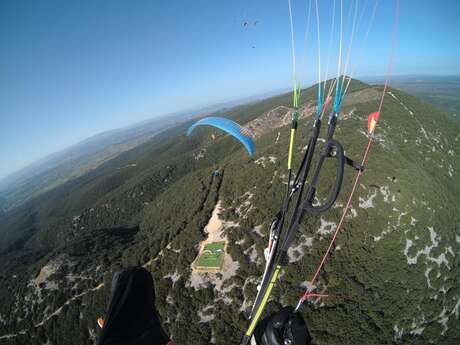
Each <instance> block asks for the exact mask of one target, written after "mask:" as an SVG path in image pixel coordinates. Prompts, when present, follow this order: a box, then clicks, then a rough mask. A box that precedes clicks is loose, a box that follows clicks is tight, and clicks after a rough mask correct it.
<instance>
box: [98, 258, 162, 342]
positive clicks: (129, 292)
mask: <svg viewBox="0 0 460 345" xmlns="http://www.w3.org/2000/svg"><path fill="white" fill-rule="evenodd" d="M110 295H111V296H110V304H109V308H108V311H107V315H106V317H105V322H104V327H103V329H102V332H101V336H100V337H99V340H98V343H97V344H98V345H134V344H138V345H164V344H166V343H168V341H169V338H168V336H167V335H166V333H165V332H164V331H163V328H162V327H161V323H160V320H159V318H158V314H157V312H156V309H155V304H154V301H155V291H154V288H153V279H152V276H151V274H150V273H149V272H148V271H147V270H146V269H144V268H142V267H131V268H127V269H125V270H123V271H121V272H119V273H116V274H115V275H114V277H113V279H112V288H111V294H110Z"/></svg>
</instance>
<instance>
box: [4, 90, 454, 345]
mask: <svg viewBox="0 0 460 345" xmlns="http://www.w3.org/2000/svg"><path fill="white" fill-rule="evenodd" d="M381 92H382V87H381V86H372V87H370V86H368V85H366V84H363V83H361V82H358V81H355V82H354V83H353V84H352V88H351V91H350V96H349V97H348V100H347V101H346V102H345V104H344V107H343V110H342V113H341V117H340V121H339V124H338V127H337V131H336V139H337V140H339V141H340V142H341V143H342V145H343V146H344V148H345V150H346V153H347V155H348V156H349V157H351V158H354V159H357V160H359V159H360V158H361V156H362V154H363V150H364V148H365V145H366V143H367V136H366V128H367V115H368V114H369V113H370V112H372V111H375V110H376V107H377V105H378V95H379V93H381ZM314 93H315V89H314V88H310V89H307V90H304V91H303V93H302V102H301V104H302V107H305V108H306V109H309V108H312V107H314V106H315V103H314ZM376 95H377V97H376ZM291 97H292V95H291V94H284V95H280V96H277V97H272V98H269V99H266V100H264V101H261V102H257V103H252V104H247V105H243V106H238V107H236V108H233V109H229V110H226V111H225V112H224V113H222V114H221V115H225V116H227V117H230V118H232V119H234V120H236V121H238V122H239V123H241V124H247V123H250V122H251V121H253V120H255V119H258V118H261V117H262V116H264V115H266V114H267V113H269V112H270V111H271V110H273V109H275V108H276V107H278V106H284V107H289V105H290V102H291ZM287 115H288V116H289V113H288V114H287ZM288 123H289V121H288V122H286V125H284V126H281V127H278V128H270V130H268V131H266V132H264V134H263V135H261V136H260V137H258V138H257V140H256V145H257V151H256V155H255V156H254V157H252V158H251V157H249V156H248V155H247V154H246V152H245V151H244V149H243V148H242V147H241V146H240V145H239V143H238V142H236V141H235V140H234V139H232V138H231V137H229V136H225V135H223V134H222V133H221V132H219V131H216V130H214V129H210V128H198V129H197V130H196V132H195V133H194V134H193V135H192V136H190V137H187V136H186V134H185V132H186V129H187V128H188V126H189V125H190V123H184V124H182V125H179V126H176V127H174V128H170V129H168V130H166V131H165V132H162V133H160V134H158V135H157V136H155V137H154V138H152V139H151V140H149V141H148V142H146V143H144V144H142V145H139V146H137V147H135V148H134V149H131V150H129V151H126V152H124V153H122V154H120V155H119V156H117V157H116V158H113V159H111V160H109V161H107V162H105V163H104V164H102V165H101V166H99V167H98V168H97V169H94V170H92V171H90V172H88V173H86V174H84V175H83V176H80V177H78V178H75V179H73V180H70V181H68V182H66V183H65V184H63V185H62V186H59V187H57V188H55V189H52V190H50V191H48V192H46V193H44V194H43V195H40V196H39V197H37V198H34V199H31V200H29V201H28V202H26V203H24V204H23V205H21V206H19V207H17V208H15V209H12V210H10V211H8V212H7V213H5V214H3V215H0V234H1V235H2V236H1V239H0V250H1V255H0V263H1V267H2V270H1V272H0V341H5V342H6V343H8V344H45V343H47V344H59V345H61V344H93V343H94V341H95V339H96V338H97V334H98V332H99V330H98V329H97V325H96V319H97V318H98V317H100V316H103V315H104V312H105V310H106V307H107V302H108V296H109V291H110V282H111V278H112V275H113V273H114V272H116V271H117V270H119V269H121V268H123V267H126V266H130V265H143V266H144V267H146V268H147V269H148V270H149V271H150V272H151V273H152V275H153V277H154V281H155V289H156V291H155V292H156V299H157V300H156V306H157V309H158V311H159V313H160V315H161V318H162V320H163V322H164V326H165V329H166V330H167V331H168V332H169V333H170V334H171V336H172V338H173V340H174V342H175V343H176V344H178V345H181V344H197V345H199V344H209V343H215V344H237V343H238V342H239V340H240V337H241V335H242V334H243V332H244V331H245V328H246V327H247V325H248V320H247V316H248V315H247V314H248V312H249V311H250V308H251V303H252V301H253V300H254V298H255V295H256V291H257V290H256V286H257V284H258V283H259V280H260V277H261V274H262V272H263V268H264V263H265V262H264V259H263V250H264V248H265V247H266V245H267V234H268V227H269V225H270V222H271V220H272V219H273V217H274V215H275V214H276V212H277V211H278V208H279V207H280V203H281V200H282V196H283V195H284V192H285V188H286V183H287V176H286V161H287V147H288V140H289V129H290V128H289V125H288ZM311 125H312V119H311V117H304V118H302V119H301V122H300V126H299V131H298V132H299V135H298V138H297V141H296V146H295V160H294V167H297V166H298V165H299V164H300V159H301V158H302V153H303V152H304V151H303V150H304V149H305V145H306V140H307V137H308V134H309V132H310V128H311ZM459 129H460V127H459V125H458V124H457V123H456V122H455V121H454V120H452V119H451V118H449V116H448V115H447V114H445V113H444V112H442V111H440V110H438V109H436V108H434V107H433V106H431V105H429V104H427V103H424V102H422V101H420V100H418V99H417V98H415V97H413V96H410V95H408V94H406V93H403V92H401V91H397V90H393V89H391V90H390V91H389V92H388V93H387V95H386V100H385V104H384V107H383V111H382V117H381V122H380V124H379V128H378V130H377V136H376V140H375V144H374V147H373V149H372V153H371V155H370V159H369V162H368V166H367V168H366V170H365V173H364V176H363V178H362V180H361V183H360V185H359V187H358V191H357V193H356V197H355V200H354V201H353V205H352V209H351V210H350V213H349V215H348V217H347V222H346V224H345V226H344V229H343V232H342V233H341V235H340V237H339V239H338V243H337V247H336V248H335V251H334V253H333V256H332V258H331V259H330V260H329V262H328V265H327V266H326V268H325V271H324V272H323V274H322V276H321V280H320V282H319V285H318V289H319V290H320V291H325V292H327V293H330V294H332V295H334V296H335V297H334V298H330V299H327V300H321V301H312V302H311V303H308V304H306V305H305V307H304V308H303V310H302V313H303V316H304V317H305V319H306V320H307V323H308V325H309V328H310V331H311V334H312V337H313V341H314V344H357V343H365V344H394V343H402V344H427V343H435V344H455V343H456V341H458V339H459V337H460V322H459V312H460V311H459V308H460V287H459V284H458V282H459V279H460V276H459V275H460V269H459V268H460V262H459V256H458V253H459V252H460V237H459V235H458V233H459V231H458V230H459V224H460V221H459V220H460V216H459V215H458V212H456V207H457V205H458V201H459V197H460V186H459V184H458V180H459V171H460V162H459V159H458V154H457V150H458V147H459V143H458V142H459V140H460V136H459V134H458V133H459V132H460V131H459ZM324 132H325V131H323V134H322V137H324V135H325V134H324ZM320 144H321V142H320ZM216 170H219V171H220V174H218V175H217V174H214V172H215V171H216ZM334 171H335V166H334V163H332V162H328V163H327V165H326V168H325V169H324V173H323V174H322V175H321V177H320V181H319V184H318V185H319V186H321V187H322V189H320V190H319V191H318V198H319V199H320V200H321V199H324V198H325V197H326V196H327V192H328V188H329V187H330V184H331V181H332V180H333V178H334V176H333V175H334ZM355 173H356V172H355V171H354V170H352V169H348V168H347V170H346V173H345V177H344V183H343V188H342V191H341V194H340V196H339V199H338V201H337V204H336V205H335V207H334V208H333V209H332V210H330V211H329V212H327V213H325V214H319V215H308V216H306V217H305V219H304V221H303V222H302V224H301V228H300V230H299V233H298V234H297V237H296V241H295V243H294V244H293V247H292V250H291V251H290V253H289V254H290V255H289V257H290V261H291V263H290V264H289V265H288V266H287V267H286V269H285V270H284V272H283V273H282V277H281V281H280V284H279V285H278V286H277V288H276V289H274V292H273V297H272V298H271V300H270V303H269V305H268V312H270V311H274V310H277V309H279V308H281V307H282V306H284V305H288V304H295V303H296V302H297V300H298V298H299V296H300V294H301V293H302V291H303V287H304V286H305V283H306V281H307V280H308V279H309V278H311V276H312V273H313V271H314V269H315V267H316V265H317V263H318V262H319V260H320V258H321V255H322V253H323V251H324V250H325V247H326V246H327V244H328V239H329V236H330V234H331V232H332V231H333V230H334V229H335V226H336V223H337V221H338V219H339V217H340V215H341V212H342V208H343V206H344V203H345V198H346V196H347V195H348V193H349V192H350V189H351V182H352V179H353V177H354V174H355ZM219 201H221V203H222V207H223V209H222V211H221V213H220V218H221V219H222V220H223V221H224V224H225V229H224V232H225V235H226V236H227V239H228V241H229V245H228V253H229V255H230V257H231V259H232V265H233V266H232V267H233V268H234V271H231V272H222V273H221V274H216V275H214V276H212V279H210V278H209V277H208V278H207V277H203V279H202V280H201V281H199V282H196V281H195V280H194V279H195V278H194V277H193V274H192V270H191V264H192V262H193V260H195V258H196V255H197V253H198V250H199V248H198V244H199V242H200V241H201V240H203V238H204V237H205V233H204V228H205V226H206V224H207V223H208V220H209V218H210V217H211V214H212V212H213V210H214V208H215V207H216V204H217V203H218V202H219Z"/></svg>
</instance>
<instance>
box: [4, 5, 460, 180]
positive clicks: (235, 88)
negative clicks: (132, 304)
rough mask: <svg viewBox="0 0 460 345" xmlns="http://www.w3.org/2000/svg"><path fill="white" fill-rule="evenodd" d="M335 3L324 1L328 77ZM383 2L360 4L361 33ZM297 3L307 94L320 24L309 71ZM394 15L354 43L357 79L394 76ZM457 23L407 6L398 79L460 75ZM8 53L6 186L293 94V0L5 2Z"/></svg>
mask: <svg viewBox="0 0 460 345" xmlns="http://www.w3.org/2000/svg"><path fill="white" fill-rule="evenodd" d="M333 1H334V0H319V3H320V21H321V34H322V36H321V39H322V42H323V44H322V56H323V59H322V68H323V71H324V69H325V65H326V62H327V55H328V54H327V52H328V49H327V48H328V37H329V28H330V21H331V9H332V3H333ZM354 1H355V0H354ZM374 1H375V0H358V5H359V6H358V9H359V10H361V9H366V10H365V11H366V12H365V14H366V15H365V16H363V22H362V27H363V28H364V27H366V25H367V24H366V21H367V20H368V18H369V17H370V13H371V12H372V6H373V4H374ZM292 3H293V10H294V29H295V32H296V40H297V43H298V53H297V54H298V61H299V60H300V61H306V63H305V66H306V68H305V70H304V72H305V73H304V76H303V77H302V79H303V83H304V84H305V85H307V84H311V83H312V82H313V81H314V80H315V79H316V74H315V73H316V72H315V70H316V66H317V65H316V60H317V59H316V51H315V44H316V38H315V37H314V35H316V31H315V25H316V23H315V20H314V18H312V22H311V30H312V31H311V33H312V35H311V36H310V37H309V42H310V44H309V45H308V50H307V51H308V52H309V54H307V55H306V58H305V59H304V60H301V59H300V51H302V49H303V47H302V46H301V44H300V43H302V42H303V35H304V31H305V23H306V17H307V16H306V12H307V4H308V0H302V1H300V0H299V1H298V0H292ZM313 3H314V1H313ZM337 3H338V0H337ZM349 3H350V0H344V4H345V10H344V17H345V24H346V25H345V26H346V27H347V28H350V27H351V25H350V22H349V19H348V18H349V17H348V12H349ZM365 5H366V6H365ZM312 10H313V11H314V8H313V9H312ZM393 11H394V2H393V1H391V0H380V4H379V7H378V11H377V17H376V20H375V22H374V25H373V29H372V31H371V34H370V36H369V39H368V41H367V42H366V44H365V45H362V44H360V42H361V43H362V38H363V37H364V33H363V32H364V31H365V30H361V31H358V33H357V35H356V37H357V38H356V40H355V43H354V50H353V52H354V54H355V55H356V56H354V55H352V59H351V64H350V69H349V72H350V71H352V70H353V71H354V72H355V75H356V76H358V77H359V76H360V75H361V76H363V75H365V76H377V75H383V74H384V73H385V66H386V63H387V60H388V50H389V42H390V31H391V21H392V19H393V18H392V16H393ZM313 13H314V12H313ZM352 13H353V12H352ZM458 13H460V4H459V2H458V1H453V0H452V1H447V0H444V1H436V2H435V1H432V0H426V1H424V0H401V18H400V30H399V35H398V48H397V52H396V54H395V67H394V74H420V73H423V74H460V64H459V63H458V59H459V56H460V48H459V44H458V42H459V40H458V37H459V35H460V29H459V25H457V22H456V21H457V17H458ZM255 21H258V23H257V24H256V25H254V22H255ZM244 22H247V23H248V25H247V27H246V28H245V27H244V25H243V24H244ZM348 32H349V30H348V31H347V30H345V36H347V33H348ZM336 36H337V35H335V36H334V37H335V38H336ZM335 38H334V40H333V42H332V47H334V49H335V47H336V43H337V42H336V39H335ZM0 44H1V54H0V76H1V83H0V120H1V126H0V159H1V164H0V178H1V177H4V176H5V175H7V174H9V173H11V172H13V171H15V170H17V169H19V168H21V167H23V166H25V165H26V164H29V163H31V162H33V161H35V160H37V159H38V158H41V157H43V156H45V155H47V154H49V153H51V152H55V151H58V150H61V149H63V148H65V147H67V146H69V145H71V144H74V143H77V142H78V141H80V140H82V139H85V138H87V137H89V136H91V135H94V134H96V133H98V132H101V131H105V130H109V129H113V128H118V127H122V126H125V125H129V124H132V123H135V122H138V121H141V120H144V119H148V118H152V117H155V116H158V115H163V114H167V113H171V112H174V111H177V110H183V109H190V108H196V107H199V106H206V105H209V104H213V103H219V102H222V101H229V100H233V99H238V98H242V97H246V96H250V95H255V94H260V93H264V92H268V91H272V90H277V89H282V88H283V89H284V88H287V87H289V86H290V85H291V66H292V65H291V55H290V33H289V15H288V6H287V0H286V1H282V0H281V1H280V0H278V1H275V0H264V1H262V0H260V1H259V0H241V1H236V0H226V1H220V0H209V1H200V0H193V1H174V0H170V1H139V0H133V1H114V0H111V1H58V0H56V1H32V0H30V1H22V0H15V1H7V0H4V1H1V2H0ZM361 45H362V46H363V48H361ZM335 52H336V49H335V50H334V53H331V59H330V61H331V62H330V65H331V67H330V70H331V72H333V70H334V68H335V67H334V66H335V64H336V62H335ZM333 61H334V62H333ZM298 65H299V66H300V65H301V63H300V62H299V64H298ZM353 66H357V68H356V69H355V67H353ZM298 70H300V67H298Z"/></svg>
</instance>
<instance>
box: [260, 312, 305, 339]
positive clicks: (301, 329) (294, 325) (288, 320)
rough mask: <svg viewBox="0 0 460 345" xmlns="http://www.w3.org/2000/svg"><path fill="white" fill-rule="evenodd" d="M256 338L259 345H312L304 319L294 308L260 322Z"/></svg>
mask: <svg viewBox="0 0 460 345" xmlns="http://www.w3.org/2000/svg"><path fill="white" fill-rule="evenodd" d="M254 337H255V339H256V343H257V345H285V344H286V343H288V344H290V345H310V344H311V337H310V333H309V332H308V328H307V325H306V324H305V321H304V319H303V318H302V316H301V315H300V314H299V313H294V308H292V307H286V308H283V309H281V310H280V311H279V312H277V313H276V314H273V315H270V316H268V317H266V318H265V319H263V320H262V321H261V322H259V324H258V325H257V327H256V329H255V331H254ZM286 341H287V342H286Z"/></svg>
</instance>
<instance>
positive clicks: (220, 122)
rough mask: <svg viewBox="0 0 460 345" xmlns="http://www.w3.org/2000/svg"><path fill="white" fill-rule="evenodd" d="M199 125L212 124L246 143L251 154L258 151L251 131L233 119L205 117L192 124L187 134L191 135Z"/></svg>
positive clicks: (245, 145)
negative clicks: (250, 133)
mask: <svg viewBox="0 0 460 345" xmlns="http://www.w3.org/2000/svg"><path fill="white" fill-rule="evenodd" d="M198 126H212V127H216V128H219V129H221V130H223V131H225V132H226V133H228V134H230V135H231V136H233V137H234V138H236V139H238V140H239V141H240V142H241V143H242V144H243V145H244V147H245V148H246V150H247V151H248V153H249V155H250V156H252V155H254V153H255V151H256V145H255V144H254V141H253V140H252V138H251V136H250V135H249V133H248V132H247V131H246V130H245V129H244V128H242V127H241V126H240V125H239V124H237V123H236V122H234V121H232V120H229V119H226V118H223V117H212V116H210V117H205V118H203V119H201V120H199V121H197V122H195V123H194V124H193V125H191V126H190V128H189V129H188V131H187V135H190V134H191V133H192V131H193V130H194V129H195V127H198Z"/></svg>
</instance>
